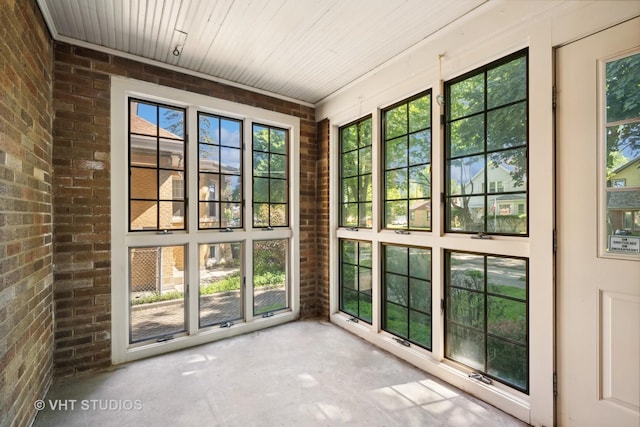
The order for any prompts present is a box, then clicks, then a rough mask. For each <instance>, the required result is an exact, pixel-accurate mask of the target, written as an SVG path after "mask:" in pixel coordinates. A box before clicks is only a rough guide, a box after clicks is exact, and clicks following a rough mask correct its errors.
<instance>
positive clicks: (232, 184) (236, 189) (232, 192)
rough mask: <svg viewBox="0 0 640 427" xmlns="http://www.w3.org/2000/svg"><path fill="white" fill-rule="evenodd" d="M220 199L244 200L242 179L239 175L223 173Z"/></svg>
mask: <svg viewBox="0 0 640 427" xmlns="http://www.w3.org/2000/svg"><path fill="white" fill-rule="evenodd" d="M221 179H222V188H221V190H220V200H225V201H230V202H239V201H241V200H242V179H241V177H239V176H229V175H223V176H222V177H221Z"/></svg>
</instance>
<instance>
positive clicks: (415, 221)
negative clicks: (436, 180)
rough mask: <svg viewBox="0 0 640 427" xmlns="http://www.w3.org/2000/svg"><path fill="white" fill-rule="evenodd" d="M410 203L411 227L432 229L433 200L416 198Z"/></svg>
mask: <svg viewBox="0 0 640 427" xmlns="http://www.w3.org/2000/svg"><path fill="white" fill-rule="evenodd" d="M410 203H411V204H410V205H409V228H411V229H414V230H430V229H431V200H430V199H415V200H411V202H410Z"/></svg>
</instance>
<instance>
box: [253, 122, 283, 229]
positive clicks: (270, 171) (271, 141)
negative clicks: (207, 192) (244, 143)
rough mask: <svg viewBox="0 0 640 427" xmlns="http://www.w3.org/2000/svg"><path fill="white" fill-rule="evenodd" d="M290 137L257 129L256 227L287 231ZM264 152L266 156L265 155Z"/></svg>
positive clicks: (278, 131) (263, 127)
mask: <svg viewBox="0 0 640 427" xmlns="http://www.w3.org/2000/svg"><path fill="white" fill-rule="evenodd" d="M288 144H289V133H288V131H287V130H286V129H279V128H275V127H271V126H266V125H258V124H254V125H253V150H254V151H253V184H254V186H253V226H254V227H286V226H288V225H289V218H288V205H287V203H288V196H287V188H288V172H287V163H288V161H287V155H288ZM261 151H263V152H261Z"/></svg>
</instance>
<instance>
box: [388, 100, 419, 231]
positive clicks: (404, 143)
mask: <svg viewBox="0 0 640 427" xmlns="http://www.w3.org/2000/svg"><path fill="white" fill-rule="evenodd" d="M382 133H383V153H384V220H383V221H384V222H383V228H396V229H409V230H431V91H427V92H424V93H422V94H420V95H417V96H415V97H413V98H411V99H409V100H407V101H403V102H402V103H400V104H397V105H394V106H392V107H390V108H388V109H386V110H384V112H383V132H382Z"/></svg>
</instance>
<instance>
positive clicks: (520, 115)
mask: <svg viewBox="0 0 640 427" xmlns="http://www.w3.org/2000/svg"><path fill="white" fill-rule="evenodd" d="M526 107H527V105H526V104H525V103H524V102H521V103H519V104H515V105H511V106H509V107H504V108H500V109H497V110H493V111H489V112H488V113H487V150H490V151H491V150H500V149H502V148H509V147H518V146H524V145H527V110H526Z"/></svg>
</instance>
